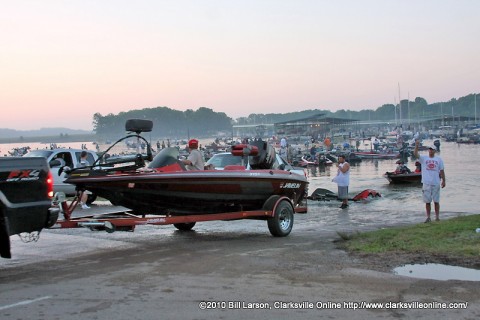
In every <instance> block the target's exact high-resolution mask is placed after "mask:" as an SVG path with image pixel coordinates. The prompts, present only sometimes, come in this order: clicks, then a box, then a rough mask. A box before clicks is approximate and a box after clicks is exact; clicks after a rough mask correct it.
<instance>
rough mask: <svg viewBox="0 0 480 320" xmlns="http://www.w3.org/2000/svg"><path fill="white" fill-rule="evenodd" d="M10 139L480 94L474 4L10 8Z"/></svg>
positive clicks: (1, 23) (253, 0) (209, 0)
mask: <svg viewBox="0 0 480 320" xmlns="http://www.w3.org/2000/svg"><path fill="white" fill-rule="evenodd" d="M0 8H1V10H0V110H1V111H2V114H3V116H2V117H0V128H10V129H17V130H31V129H40V128H47V127H67V128H72V129H84V130H92V129H93V125H92V120H93V115H94V114H95V113H100V114H101V115H103V116H105V115H107V114H110V113H113V114H118V113H119V112H126V111H129V110H134V109H144V108H155V107H159V106H165V107H168V108H171V109H175V110H181V111H184V110H187V109H192V110H197V109H198V108H200V107H206V108H210V109H213V110H214V111H216V112H224V113H226V114H227V116H229V117H231V118H233V119H236V118H239V117H244V116H248V115H249V114H251V113H287V112H293V111H301V110H307V109H322V110H331V111H336V110H338V109H348V110H362V109H376V108H378V107H380V106H382V105H383V104H388V103H398V101H399V99H402V100H403V99H407V98H410V100H414V99H415V97H423V98H425V99H426V100H427V102H428V103H433V102H442V101H448V100H450V99H452V98H458V97H462V96H465V95H468V94H472V93H480V60H479V59H480V58H479V57H480V41H479V39H480V1H476V0H336V1H332V0H241V1H240V0H128V1H127V0H41V1H40V0H14V1H13V0H0Z"/></svg>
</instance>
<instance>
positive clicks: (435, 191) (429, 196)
mask: <svg viewBox="0 0 480 320" xmlns="http://www.w3.org/2000/svg"><path fill="white" fill-rule="evenodd" d="M422 194H423V202H425V203H430V202H432V201H433V202H435V203H440V186H439V185H437V186H434V185H431V184H424V185H423V187H422Z"/></svg>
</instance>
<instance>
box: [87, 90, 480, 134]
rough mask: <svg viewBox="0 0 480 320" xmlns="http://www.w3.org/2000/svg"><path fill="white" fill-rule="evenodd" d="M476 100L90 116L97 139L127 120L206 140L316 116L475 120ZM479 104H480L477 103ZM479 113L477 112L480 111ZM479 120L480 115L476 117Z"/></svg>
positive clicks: (156, 130) (471, 96) (122, 130)
mask: <svg viewBox="0 0 480 320" xmlns="http://www.w3.org/2000/svg"><path fill="white" fill-rule="evenodd" d="M475 99H480V98H478V97H477V95H475V94H469V95H467V96H464V97H461V98H458V99H455V98H453V99H451V100H450V101H447V102H435V103H431V104H429V103H427V101H426V100H425V99H424V98H421V97H417V98H415V100H413V101H409V100H408V99H405V100H401V101H400V103H398V104H397V105H394V104H384V105H382V106H381V107H378V108H377V109H375V110H372V109H363V110H360V111H353V110H345V109H341V110H337V111H335V112H332V111H330V110H321V109H313V110H304V111H298V112H289V113H283V114H280V113H269V114H263V113H255V114H250V115H249V116H248V117H240V118H237V119H232V118H230V117H228V116H227V115H226V114H225V113H224V112H215V111H213V110H212V109H210V108H205V107H201V108H199V109H197V110H196V111H194V110H192V109H188V110H186V111H178V110H173V109H170V108H168V107H156V108H144V109H139V110H130V111H127V112H120V113H118V114H116V115H115V114H112V113H110V114H107V115H105V116H103V115H101V114H100V113H95V114H94V115H93V128H94V131H95V133H96V134H97V135H98V136H101V137H105V138H111V139H114V138H116V137H119V136H122V135H124V134H125V122H126V121H127V120H128V119H149V120H152V121H153V130H152V133H151V135H152V136H153V137H170V138H184V137H189V136H192V137H207V136H215V135H218V134H219V132H223V133H224V134H225V133H227V134H228V133H231V132H232V126H233V125H251V124H259V125H260V124H267V123H268V124H270V123H276V122H283V121H291V120H297V119H303V118H308V117H310V116H313V115H317V114H324V115H325V116H327V117H335V118H342V119H352V120H364V121H367V120H392V119H422V118H425V119H426V118H432V117H441V116H442V115H454V116H455V117H457V116H464V117H470V118H472V120H473V118H474V117H475V112H476V111H475ZM476 102H477V104H479V106H478V108H480V100H477V101H476ZM479 111H480V110H479ZM479 116H480V114H479Z"/></svg>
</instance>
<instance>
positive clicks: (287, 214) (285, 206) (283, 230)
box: [267, 200, 294, 237]
mask: <svg viewBox="0 0 480 320" xmlns="http://www.w3.org/2000/svg"><path fill="white" fill-rule="evenodd" d="M293 217H294V212H293V208H292V206H291V205H290V203H288V201H285V200H282V201H280V203H278V205H277V207H276V208H275V212H274V213H273V217H271V218H268V220H267V224H268V230H270V233H271V234H272V235H273V236H274V237H286V236H288V235H289V234H290V232H291V231H292V228H293V220H294V218H293Z"/></svg>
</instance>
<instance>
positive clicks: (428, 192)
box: [413, 140, 446, 223]
mask: <svg viewBox="0 0 480 320" xmlns="http://www.w3.org/2000/svg"><path fill="white" fill-rule="evenodd" d="M419 144H420V141H419V140H417V141H415V150H414V152H413V155H414V156H415V158H418V161H419V162H420V165H421V167H422V184H423V186H422V194H423V202H425V210H426V213H427V219H426V220H425V222H426V223H427V222H430V221H431V219H430V213H431V211H432V207H431V202H432V201H433V204H434V207H435V221H439V220H440V187H441V188H445V183H446V180H445V168H444V165H443V160H442V158H440V157H439V156H437V155H435V152H436V151H437V148H436V147H435V146H430V147H429V148H428V155H422V156H419V154H418V146H419Z"/></svg>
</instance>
